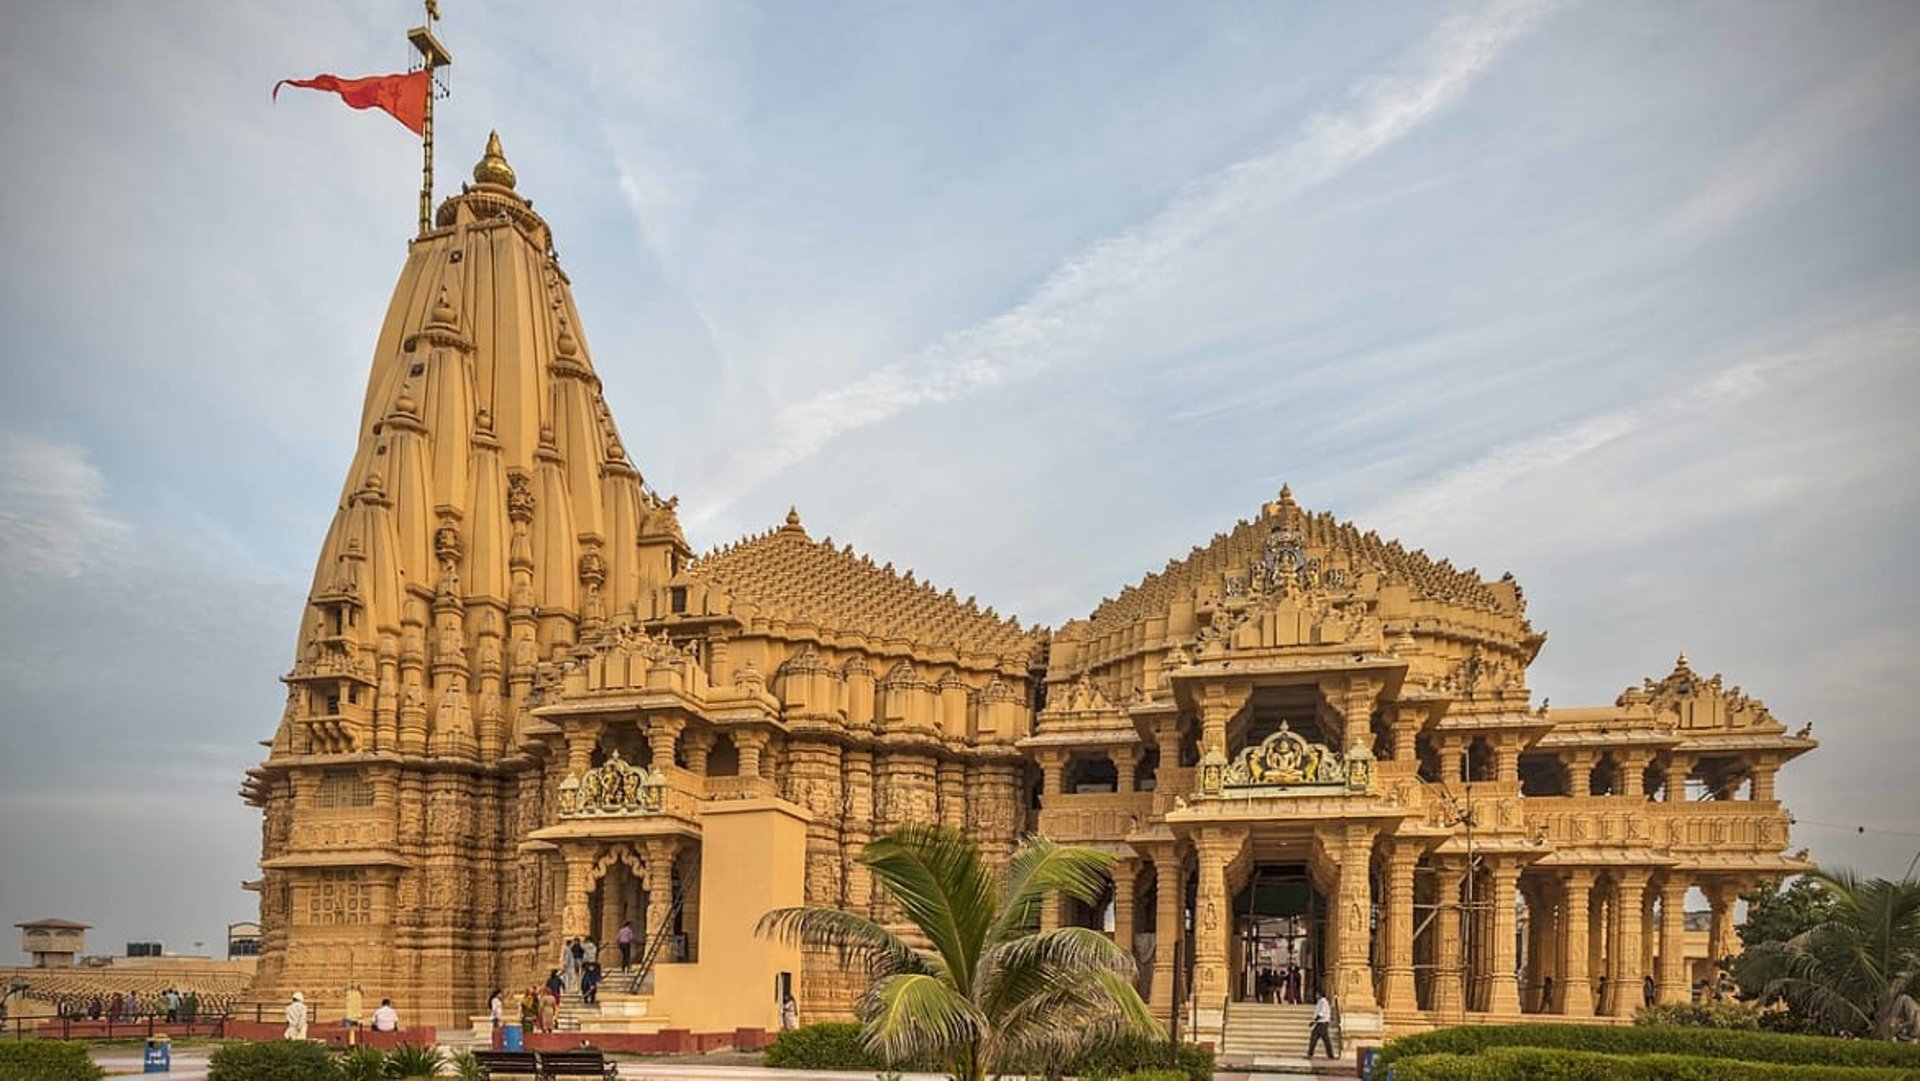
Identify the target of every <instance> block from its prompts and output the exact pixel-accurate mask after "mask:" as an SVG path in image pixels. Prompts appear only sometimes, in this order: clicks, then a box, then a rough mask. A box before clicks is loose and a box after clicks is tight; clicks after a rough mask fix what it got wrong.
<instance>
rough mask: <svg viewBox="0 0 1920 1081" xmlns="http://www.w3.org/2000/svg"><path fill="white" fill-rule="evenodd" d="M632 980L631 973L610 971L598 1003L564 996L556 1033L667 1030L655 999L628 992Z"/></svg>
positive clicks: (597, 996) (628, 971)
mask: <svg viewBox="0 0 1920 1081" xmlns="http://www.w3.org/2000/svg"><path fill="white" fill-rule="evenodd" d="M632 976H633V973H632V972H631V971H630V970H623V969H613V970H611V971H609V972H608V973H607V975H606V978H605V979H604V980H603V981H601V984H600V993H599V994H598V995H596V996H595V999H596V1001H594V1002H583V1001H581V999H580V995H579V993H578V992H568V993H567V994H564V995H562V996H560V1012H559V1014H558V1016H556V1017H555V1018H554V1024H553V1027H554V1031H556V1032H636V1033H652V1032H660V1031H663V1030H664V1029H666V1028H667V1016H666V1015H665V1014H661V1013H654V1012H652V1010H651V1007H652V1005H653V996H652V995H650V994H647V993H646V992H644V991H643V992H638V993H634V992H629V991H627V990H625V988H626V986H627V983H628V981H629V980H630V979H632Z"/></svg>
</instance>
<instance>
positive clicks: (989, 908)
mask: <svg viewBox="0 0 1920 1081" xmlns="http://www.w3.org/2000/svg"><path fill="white" fill-rule="evenodd" d="M860 862H861V863H863V864H865V865H866V866H867V867H869V868H871V869H872V871H873V874H874V877H875V878H877V879H879V880H880V882H881V884H882V885H883V886H884V887H885V889H886V890H887V892H888V893H889V894H890V895H892V897H893V899H894V900H895V901H896V902H898V903H899V905H900V909H901V911H902V912H903V913H904V914H905V915H906V917H907V918H908V919H910V920H912V921H913V922H914V924H916V925H917V926H918V927H919V928H920V931H921V933H923V934H925V935H926V936H927V940H928V941H929V942H931V943H933V948H934V950H935V952H937V953H939V954H940V956H941V958H942V960H944V961H945V962H946V967H947V970H948V971H949V972H950V973H952V976H953V980H954V985H955V986H956V987H967V986H970V985H971V984H972V983H973V967H974V962H975V961H976V960H977V959H978V958H979V956H980V949H981V946H982V945H983V944H984V943H985V941H986V937H987V929H988V928H989V927H991V926H992V924H993V917H994V907H995V906H994V897H993V882H992V879H991V876H989V875H988V873H987V869H986V866H985V865H984V864H983V863H981V861H980V850H979V848H977V847H976V846H975V845H973V844H972V843H971V842H969V841H968V840H967V839H966V838H965V837H963V836H961V835H960V834H959V833H958V832H957V831H955V830H952V829H948V828H945V827H940V826H926V825H917V824H916V825H908V826H902V827H901V828H899V829H897V830H895V831H893V832H892V833H889V834H887V835H886V836H884V837H880V838H876V839H875V840H874V841H873V842H872V843H870V844H868V845H867V847H866V849H865V851H863V852H862V853H861V855H860Z"/></svg>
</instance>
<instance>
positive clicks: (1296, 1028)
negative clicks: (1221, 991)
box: [1220, 1002, 1313, 1059]
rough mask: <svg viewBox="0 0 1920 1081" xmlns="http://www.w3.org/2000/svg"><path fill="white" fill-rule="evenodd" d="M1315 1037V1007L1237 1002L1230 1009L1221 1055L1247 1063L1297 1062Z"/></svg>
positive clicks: (1223, 1034) (1222, 1040)
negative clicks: (1255, 1060) (1274, 1059)
mask: <svg viewBox="0 0 1920 1081" xmlns="http://www.w3.org/2000/svg"><path fill="white" fill-rule="evenodd" d="M1312 1033H1313V1007H1312V1006H1290V1005H1277V1004H1273V1003H1266V1002H1236V1003H1233V1004H1232V1005H1230V1006H1228V1007H1227V1017H1226V1030H1225V1031H1224V1032H1223V1033H1222V1034H1221V1037H1220V1053H1221V1055H1223V1056H1231V1057H1234V1058H1245V1059H1262V1058H1297V1057H1299V1056H1302V1055H1304V1054H1306V1050H1307V1040H1308V1038H1309V1037H1310V1036H1311V1035H1312Z"/></svg>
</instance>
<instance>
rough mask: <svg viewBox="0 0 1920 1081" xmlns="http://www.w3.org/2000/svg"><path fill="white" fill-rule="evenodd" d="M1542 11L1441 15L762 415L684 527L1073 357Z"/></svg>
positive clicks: (1330, 173) (1435, 105)
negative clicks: (849, 378)
mask: <svg viewBox="0 0 1920 1081" xmlns="http://www.w3.org/2000/svg"><path fill="white" fill-rule="evenodd" d="M1545 10H1546V5H1544V4H1542V3H1538V2H1532V0H1503V2H1497V3H1493V4H1489V5H1487V6H1485V7H1482V8H1480V9H1478V10H1476V11H1473V12H1471V13H1468V14H1463V15H1460V16H1457V17H1454V18H1451V19H1448V20H1446V21H1445V22H1443V23H1442V24H1441V25H1440V26H1439V27H1438V28H1437V29H1436V30H1435V32H1434V33H1433V34H1432V35H1430V36H1429V37H1428V38H1427V39H1426V40H1425V41H1424V42H1423V43H1422V44H1421V46H1420V47H1419V48H1418V49H1417V50H1416V51H1415V53H1414V54H1413V55H1412V56H1411V57H1409V58H1407V59H1406V60H1404V61H1403V62H1402V63H1401V64H1399V65H1397V66H1396V67H1395V68H1394V69H1393V70H1391V71H1389V72H1387V73H1384V74H1381V75H1378V76H1374V77H1371V78H1367V79H1364V80H1362V81H1361V82H1359V83H1358V84H1357V85H1355V86H1354V87H1353V88H1352V90H1351V91H1350V92H1349V93H1348V94H1347V96H1346V100H1345V101H1343V102H1342V103H1341V104H1340V105H1338V106H1335V107H1332V108H1328V109H1323V110H1321V111H1319V112H1316V113H1314V114H1312V115H1311V116H1309V117H1308V118H1307V119H1306V121H1305V122H1304V123H1302V125H1301V126H1300V129H1299V131H1298V132H1297V133H1296V135H1295V136H1294V137H1293V138H1292V139H1290V140H1288V141H1287V142H1286V143H1285V144H1284V145H1282V146H1281V147H1279V148H1278V149H1275V150H1272V151H1270V152H1268V153H1266V154H1262V155H1259V156H1257V157H1253V158H1248V159H1246V160H1243V161H1241V162H1238V163H1236V164H1234V165H1232V166H1229V167H1228V168H1226V169H1224V170H1222V171H1220V172H1219V173H1216V174H1214V175H1213V176H1211V177H1208V178H1206V179H1205V180H1203V181H1201V182H1198V183H1196V184H1194V185H1193V186H1192V187H1191V188H1189V190H1188V191H1187V192H1186V193H1185V194H1183V195H1182V196H1181V197H1180V198H1179V199H1177V200H1175V201H1174V202H1173V203H1172V204H1171V205H1170V206H1168V207H1166V208H1165V209H1163V210H1162V211H1160V212H1159V213H1158V214H1156V215H1154V216H1153V217H1152V218H1151V219H1149V220H1147V221H1146V222H1144V223H1143V224H1141V225H1139V226H1137V227H1135V228H1133V229H1130V230H1128V231H1126V232H1123V233H1120V234H1117V235H1115V236H1111V237H1108V238H1107V239H1105V240H1102V241H1101V242H1099V243H1097V244H1095V245H1093V246H1092V247H1090V248H1088V249H1086V250H1084V251H1082V252H1080V253H1079V254H1077V255H1075V256H1074V257H1073V258H1071V259H1069V260H1068V261H1067V262H1065V263H1064V264H1062V265H1061V266H1059V267H1058V268H1057V269H1055V270H1054V271H1053V273H1052V274H1050V275H1049V276H1048V277H1047V278H1046V280H1045V281H1044V282H1042V283H1041V285H1040V286H1039V287H1038V288H1037V289H1036V290H1034V292H1033V293H1032V294H1031V295H1030V296H1028V297H1027V299H1026V300H1024V301H1022V302H1021V303H1020V304H1018V305H1016V306H1015V307H1013V308H1011V309H1010V310H1008V311H1005V312H1002V313H1001V314H999V315H996V316H994V317H993V318H991V319H988V320H986V321H985V322H982V323H979V324H977V325H975V326H973V327H970V328H968V329H966V330H963V331H960V332H958V333H956V334H953V335H950V336H948V337H946V338H944V339H942V340H941V341H938V342H935V343H934V344H933V345H931V346H929V347H927V348H925V349H923V350H922V351H921V352H919V353H918V354H917V355H915V356H913V357H911V358H909V359H907V360H904V361H900V362H896V363H893V364H888V365H886V366H883V367H881V368H879V369H877V370H875V371H873V372H871V373H870V374H868V375H866V376H864V377H862V378H859V379H856V380H854V381H853V382H851V383H848V384H845V385H843V386H840V387H836V388H834V389H831V390H828V391H824V392H822V393H819V394H816V395H813V396H812V397H809V398H806V399H803V400H801V401H799V402H797V403H795V404H793V405H790V406H787V407H784V408H781V409H779V410H778V411H777V412H775V413H774V415H773V417H772V418H771V421H770V423H769V424H768V426H767V428H766V430H765V433H764V436H763V438H762V439H760V440H758V441H755V442H752V443H750V444H748V445H747V446H745V447H744V448H742V449H741V450H740V451H738V452H736V453H733V454H731V455H730V456H728V457H726V458H723V459H722V461H721V463H720V466H719V468H718V469H717V470H716V471H715V472H714V474H713V475H711V476H708V477H705V478H703V479H702V481H701V483H700V484H699V485H698V487H697V489H696V490H695V491H693V492H691V493H690V494H689V496H688V502H689V504H690V512H689V515H688V519H689V522H690V524H693V525H696V526H698V525H704V524H706V523H708V522H711V521H713V520H714V519H715V518H717V517H718V516H719V515H721V514H722V513H724V512H725V510H726V509H727V508H728V507H729V506H730V505H731V503H732V502H733V501H734V500H736V499H738V498H739V497H740V496H742V495H744V494H745V493H746V492H747V491H748V490H750V489H751V488H752V487H753V486H754V485H756V484H758V483H760V482H761V481H764V480H766V479H767V478H769V477H771V476H774V475H775V474H777V473H779V472H780V471H782V470H784V469H787V468H789V467H791V466H793V465H794V464H796V463H798V462H800V461H802V460H804V459H806V458H808V457H810V456H812V455H813V454H814V453H815V452H817V451H819V450H820V449H821V448H822V447H824V446H825V445H827V444H828V443H829V442H831V441H833V440H834V439H836V438H837V437H839V436H841V435H844V434H846V433H848V432H851V431H855V430H858V429H860V428H865V427H868V426H870V425H873V424H877V423H879V422H881V421H884V420H886V419H888V418H890V417H893V416H896V415H898V414H900V413H902V412H905V411H907V410H910V409H913V408H916V407H918V406H922V405H929V404H937V403H940V402H946V401H951V400H953V399H955V398H959V397H962V396H964V395H967V394H971V393H973V392H975V391H978V390H981V389H983V388H987V387H991V386H995V385H997V384H1000V383H1002V382H1004V381H1006V380H1009V379H1013V378H1018V377H1021V376H1023V375H1027V374H1031V373H1032V372H1033V371H1035V370H1038V369H1043V368H1045V367H1047V366H1049V365H1051V364H1053V363H1055V362H1057V361H1058V360H1059V359H1061V358H1062V357H1063V356H1065V355H1067V354H1070V353H1072V352H1073V351H1074V350H1075V349H1076V348H1077V347H1078V346H1080V345H1082V344H1083V343H1084V342H1085V341H1086V340H1087V339H1088V338H1089V337H1091V336H1092V335H1093V334H1095V333H1096V332H1097V331H1098V330H1099V329H1101V327H1102V325H1103V323H1104V322H1105V321H1106V320H1108V319H1109V318H1111V317H1112V316H1113V314H1115V313H1116V312H1117V311H1118V310H1120V309H1121V308H1122V307H1123V306H1124V305H1127V304H1129V303H1132V302H1135V301H1136V300H1137V298H1138V297H1139V295H1140V294H1142V293H1147V292H1151V291H1152V290H1153V289H1154V288H1156V285H1157V283H1158V281H1159V280H1160V279H1162V278H1163V277H1165V276H1169V275H1173V276H1177V275H1178V267H1177V266H1176V264H1177V262H1178V261H1179V260H1180V259H1181V258H1182V257H1184V256H1185V255H1187V254H1188V253H1189V252H1190V251H1191V250H1192V249H1194V248H1196V247H1197V246H1200V245H1202V244H1203V243H1205V242H1206V241H1208V240H1209V239H1211V238H1214V237H1215V236H1217V235H1219V234H1221V233H1222V232H1223V231H1225V230H1228V229H1230V228H1231V227H1232V226H1233V225H1234V223H1235V222H1236V221H1239V220H1241V219H1243V218H1245V217H1247V216H1249V215H1251V214H1252V213H1254V212H1256V211H1257V210H1259V209H1264V208H1268V207H1271V206H1273V205H1275V204H1278V203H1282V202H1284V201H1286V200H1287V199H1288V198H1290V197H1292V196H1294V195H1296V194H1298V193H1300V192H1302V191H1304V190H1306V189H1308V188H1311V187H1313V186H1314V185H1317V184H1321V183H1324V182H1325V181H1327V180H1329V179H1331V178H1333V177H1335V176H1338V175H1339V174H1340V173H1342V172H1344V171H1345V170H1347V169H1350V168H1352V167H1353V166H1355V165H1356V164H1358V163H1360V162H1362V161H1364V160H1366V159H1367V158H1368V157H1371V156H1372V155H1374V154H1376V153H1378V152H1380V151H1381V150H1383V149H1385V148H1386V147H1388V146H1390V145H1392V144H1393V143H1394V142H1396V141H1397V140H1399V139H1401V138H1403V137H1405V136H1406V135H1407V134H1408V133H1410V132H1412V131H1414V130H1415V129H1417V128H1418V127H1419V126H1420V125H1421V124H1423V123H1425V122H1426V121H1428V120H1430V119H1432V118H1433V117H1434V116H1436V115H1438V114H1439V113H1440V112H1441V111H1442V110H1444V109H1445V108H1446V107H1447V106H1448V105H1450V104H1452V103H1453V102H1454V101H1455V100H1457V99H1458V98H1459V97H1460V96H1461V95H1462V94H1464V93H1465V92H1466V90H1467V88H1468V87H1470V86H1471V85H1472V83H1473V80H1474V78H1475V77H1476V76H1478V75H1479V74H1480V73H1481V72H1483V71H1485V70H1486V69H1487V67H1488V66H1490V65H1491V64H1492V63H1493V62H1494V61H1495V60H1496V59H1497V58H1498V57H1499V56H1500V54H1501V53H1502V52H1503V51H1504V50H1505V49H1506V47H1507V46H1508V45H1510V44H1512V43H1513V42H1514V40H1516V39H1517V38H1518V37H1520V35H1521V34H1522V33H1523V32H1525V31H1526V30H1527V29H1528V27H1530V26H1532V25H1533V24H1534V22H1535V21H1536V20H1537V19H1538V18H1539V17H1540V15H1541V14H1542V13H1543V12H1544V11H1545Z"/></svg>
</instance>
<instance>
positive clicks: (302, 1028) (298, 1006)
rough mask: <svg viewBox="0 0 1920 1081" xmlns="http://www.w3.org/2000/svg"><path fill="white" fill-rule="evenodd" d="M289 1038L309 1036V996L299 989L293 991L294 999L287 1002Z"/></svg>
mask: <svg viewBox="0 0 1920 1081" xmlns="http://www.w3.org/2000/svg"><path fill="white" fill-rule="evenodd" d="M286 1038H287V1039H289V1040H304V1039H306V1038H307V996H305V995H303V994H301V993H300V992H298V991H295V992H294V993H293V1001H291V1002H289V1003H287V1031H286Z"/></svg>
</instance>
